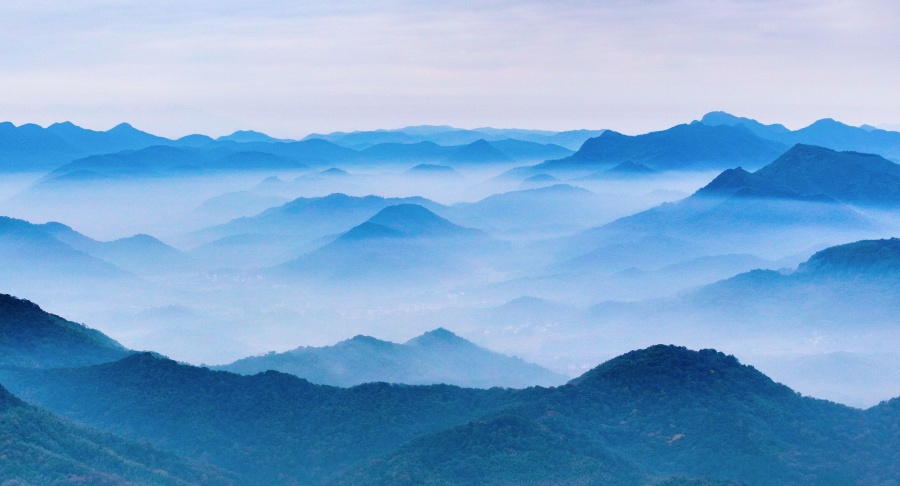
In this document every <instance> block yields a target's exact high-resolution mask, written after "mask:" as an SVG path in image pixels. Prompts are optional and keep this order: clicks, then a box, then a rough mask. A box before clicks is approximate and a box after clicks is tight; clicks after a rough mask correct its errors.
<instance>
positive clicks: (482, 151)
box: [447, 138, 512, 163]
mask: <svg viewBox="0 0 900 486" xmlns="http://www.w3.org/2000/svg"><path fill="white" fill-rule="evenodd" d="M447 160H449V161H451V162H474V163H492V162H510V161H512V158H510V156H508V155H506V154H505V153H503V152H502V151H500V150H499V149H498V148H497V147H494V146H493V145H491V143H490V142H488V141H486V140H485V139H483V138H481V139H478V140H476V141H474V142H472V143H470V144H468V145H464V146H463V147H461V148H460V149H459V150H457V151H456V152H454V153H453V154H452V155H450V157H449V158H448V159H447Z"/></svg>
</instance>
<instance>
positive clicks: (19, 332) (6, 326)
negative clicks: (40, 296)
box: [0, 294, 131, 368]
mask: <svg viewBox="0 0 900 486" xmlns="http://www.w3.org/2000/svg"><path fill="white" fill-rule="evenodd" d="M130 353H131V351H129V350H128V349H126V348H125V347H123V346H122V345H120V344H119V343H117V342H116V341H114V340H112V339H110V338H109V337H107V336H106V335H104V334H103V333H101V332H99V331H97V330H95V329H90V328H87V327H85V326H83V325H81V324H77V323H74V322H70V321H67V320H65V319H63V318H62V317H59V316H56V315H53V314H50V313H47V312H44V311H43V310H42V309H41V308H40V307H38V306H37V305H36V304H34V303H32V302H29V301H27V300H22V299H17V298H15V297H12V296H10V295H5V294H0V366H22V367H29V368H57V367H65V366H84V365H90V364H97V363H104V362H108V361H115V360H117V359H121V358H123V357H125V356H126V355H128V354H130Z"/></svg>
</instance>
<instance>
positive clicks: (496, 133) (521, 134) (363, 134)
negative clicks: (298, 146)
mask: <svg viewBox="0 0 900 486" xmlns="http://www.w3.org/2000/svg"><path fill="white" fill-rule="evenodd" d="M601 133H603V130H571V131H563V132H552V131H543V130H521V129H498V128H489V127H484V128H476V129H474V130H465V129H460V128H454V127H450V126H426V125H423V126H416V127H405V128H399V129H396V130H373V131H360V132H351V133H347V132H333V133H329V134H311V135H308V136H307V137H306V138H305V139H304V140H307V139H311V138H320V139H323V140H328V141H330V142H334V143H337V144H339V145H343V146H346V147H350V148H355V149H366V148H368V147H371V146H374V145H378V144H382V143H399V144H417V143H421V142H430V143H434V144H438V145H467V144H470V143H472V142H475V141H477V140H479V139H483V140H487V141H489V142H497V141H501V140H521V141H524V142H534V143H539V144H554V145H559V146H562V147H565V148H566V149H569V150H578V147H580V146H581V144H583V143H584V141H585V140H587V139H588V138H591V137H595V136H597V135H600V134H601Z"/></svg>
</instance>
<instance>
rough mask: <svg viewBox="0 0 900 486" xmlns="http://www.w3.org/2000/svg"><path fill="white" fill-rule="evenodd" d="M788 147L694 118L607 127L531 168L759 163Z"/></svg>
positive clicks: (707, 166) (699, 166)
mask: <svg viewBox="0 0 900 486" xmlns="http://www.w3.org/2000/svg"><path fill="white" fill-rule="evenodd" d="M786 148H787V147H786V146H785V145H784V144H782V143H779V142H775V141H772V140H766V139H762V138H759V137H758V136H756V135H754V134H753V133H752V132H750V130H748V129H746V128H743V127H741V126H736V127H733V126H728V125H720V126H709V125H705V124H702V123H691V124H688V125H678V126H675V127H672V128H670V129H668V130H663V131H660V132H651V133H647V134H644V135H637V136H628V135H622V134H621V133H617V132H613V131H606V132H603V134H601V135H600V136H599V137H596V138H592V139H590V140H588V141H586V142H585V143H584V145H582V146H581V148H580V149H578V151H577V152H575V153H574V154H573V155H571V156H569V157H566V158H563V159H558V160H550V161H547V162H544V163H543V164H538V165H537V166H535V167H534V169H533V170H535V171H548V170H580V171H591V172H593V171H596V170H599V169H607V168H612V167H614V166H617V165H618V164H621V163H623V162H627V161H631V162H633V163H636V164H642V165H645V166H647V167H649V168H651V169H654V170H658V171H664V170H697V169H714V168H725V167H734V166H735V165H745V166H751V167H759V166H762V165H763V164H765V163H766V162H769V161H771V160H773V159H774V158H776V157H777V156H778V155H779V154H781V153H782V152H784V150H785V149H786Z"/></svg>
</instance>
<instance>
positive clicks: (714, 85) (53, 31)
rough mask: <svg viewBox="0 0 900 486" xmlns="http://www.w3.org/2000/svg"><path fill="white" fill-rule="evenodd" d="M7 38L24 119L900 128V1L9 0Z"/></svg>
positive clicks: (1, 32) (5, 79) (261, 124)
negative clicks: (735, 122)
mask: <svg viewBox="0 0 900 486" xmlns="http://www.w3.org/2000/svg"><path fill="white" fill-rule="evenodd" d="M0 45H2V48H0V120H9V121H12V122H14V123H16V124H21V123H25V122H36V123H39V124H42V125H46V124H49V123H52V122H55V121H61V120H71V121H73V122H75V123H77V124H79V125H82V126H86V127H89V128H94V129H107V128H110V127H111V126H113V125H115V124H117V123H119V122H121V121H128V122H130V123H132V124H134V125H135V126H137V127H138V128H141V129H144V130H148V131H151V132H154V133H158V134H161V135H166V136H181V135H185V134H188V133H194V132H201V133H207V134H210V135H221V134H225V133H230V132H232V131H234V130H237V129H255V130H261V131H264V132H267V133H269V134H271V135H275V136H279V137H289V138H299V137H302V136H303V135H306V134H307V133H310V132H329V131H335V130H344V131H350V130H364V129H374V128H396V127H401V126H405V125H414V124H450V125H455V126H461V127H467V128H474V127H478V126H485V125H490V126H496V127H521V128H541V129H552V130H563V129H574V128H613V129H616V130H619V131H623V132H626V133H640V132H646V131H650V130H656V129H662V128H666V127H668V126H671V125H674V124H677V123H681V122H686V121H690V120H692V119H696V118H699V117H700V116H702V115H703V114H704V113H705V112H707V111H712V110H725V111H729V112H732V113H734V114H737V115H741V116H749V117H753V118H756V119H758V120H760V121H763V122H766V123H775V122H781V123H784V124H786V125H787V126H788V127H790V128H799V127H801V126H804V125H807V124H809V123H811V122H812V121H814V120H816V119H819V118H824V117H832V118H836V119H839V120H841V121H844V122H846V123H850V124H854V125H859V124H862V123H869V124H890V125H897V124H900V88H898V86H900V81H898V80H900V2H898V1H897V0H856V1H845V0H817V1H807V0H778V1H769V0H758V1H757V0H722V1H716V0H672V1H667V0H624V1H618V0H610V1H581V0H557V1H505V2H495V1H479V2H464V1H453V0H446V1H440V2H424V1H305V2H297V1H287V0H258V1H254V2H249V1H234V0H200V1H190V0H187V1H185V0H178V1H175V0H155V1H153V2H126V1H115V0H81V1H79V0H72V1H66V2H58V1H55V0H54V1H48V0H27V1H26V0H23V1H2V2H0Z"/></svg>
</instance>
